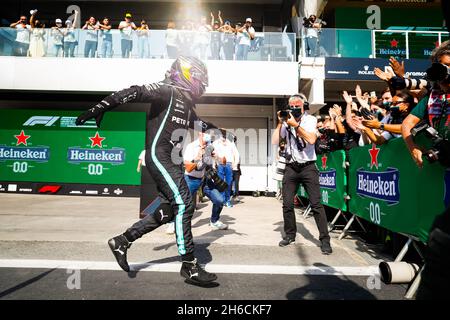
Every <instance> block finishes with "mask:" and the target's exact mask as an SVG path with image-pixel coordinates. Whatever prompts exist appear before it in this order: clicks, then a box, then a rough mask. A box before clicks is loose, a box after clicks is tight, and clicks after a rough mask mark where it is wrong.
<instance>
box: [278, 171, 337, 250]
mask: <svg viewBox="0 0 450 320" xmlns="http://www.w3.org/2000/svg"><path fill="white" fill-rule="evenodd" d="M300 183H302V184H303V186H304V187H305V190H306V192H308V195H309V201H310V203H311V211H312V213H313V214H314V220H315V221H316V224H317V228H318V229H319V240H321V241H322V240H329V239H330V236H329V234H328V223H327V216H326V214H325V209H324V207H323V205H322V204H321V203H320V185H319V170H318V169H317V167H316V165H315V163H311V164H308V165H306V166H304V167H302V168H295V169H294V166H293V165H292V164H287V165H286V170H285V172H284V176H283V219H284V232H285V235H286V237H289V238H291V239H295V235H296V233H297V223H296V221H295V211H294V197H295V194H296V193H297V190H298V187H299V184H300Z"/></svg>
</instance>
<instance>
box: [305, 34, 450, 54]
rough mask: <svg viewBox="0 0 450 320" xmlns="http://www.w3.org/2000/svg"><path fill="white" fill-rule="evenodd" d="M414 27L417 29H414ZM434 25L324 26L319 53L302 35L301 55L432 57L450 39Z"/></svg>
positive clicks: (318, 42) (317, 47)
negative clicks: (310, 48) (383, 27)
mask: <svg viewBox="0 0 450 320" xmlns="http://www.w3.org/2000/svg"><path fill="white" fill-rule="evenodd" d="M413 29H414V30H413ZM430 29H432V28H421V27H415V28H411V27H406V28H405V27H393V29H386V30H369V29H358V30H357V29H333V28H323V29H322V30H321V31H320V32H319V37H318V38H317V45H316V52H315V54H313V55H311V53H310V54H309V55H308V54H307V53H306V41H305V38H304V37H303V36H301V37H300V39H301V41H300V42H301V50H300V56H303V57H306V56H316V57H346V58H389V57H390V56H394V57H397V58H400V59H428V58H429V57H430V56H431V52H432V51H433V49H434V48H436V47H437V46H438V45H440V44H441V43H442V42H443V41H446V40H449V39H450V37H449V33H448V32H446V31H442V30H436V31H432V30H431V31H430Z"/></svg>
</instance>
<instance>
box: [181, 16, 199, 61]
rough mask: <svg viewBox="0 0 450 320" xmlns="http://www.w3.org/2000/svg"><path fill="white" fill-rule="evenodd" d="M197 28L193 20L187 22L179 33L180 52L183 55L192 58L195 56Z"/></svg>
mask: <svg viewBox="0 0 450 320" xmlns="http://www.w3.org/2000/svg"><path fill="white" fill-rule="evenodd" d="M196 30H197V28H196V27H195V25H194V22H193V21H192V20H187V21H185V23H184V24H183V25H182V27H181V31H180V32H179V36H178V39H179V44H180V45H179V51H180V54H181V55H185V56H191V55H194V54H193V51H194V50H195V46H196V44H195V40H196V39H195V38H196V37H195V33H196Z"/></svg>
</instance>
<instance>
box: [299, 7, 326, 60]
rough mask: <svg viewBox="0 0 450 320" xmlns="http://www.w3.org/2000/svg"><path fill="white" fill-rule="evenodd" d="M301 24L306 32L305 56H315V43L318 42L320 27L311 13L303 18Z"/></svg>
mask: <svg viewBox="0 0 450 320" xmlns="http://www.w3.org/2000/svg"><path fill="white" fill-rule="evenodd" d="M303 26H304V27H305V30H306V34H305V40H306V47H305V50H306V56H307V57H317V53H318V52H317V51H318V50H317V49H318V48H317V44H318V42H319V31H320V29H321V27H322V25H321V24H320V23H318V22H317V17H316V15H314V14H312V15H310V16H309V18H308V19H306V18H305V19H304V23H303Z"/></svg>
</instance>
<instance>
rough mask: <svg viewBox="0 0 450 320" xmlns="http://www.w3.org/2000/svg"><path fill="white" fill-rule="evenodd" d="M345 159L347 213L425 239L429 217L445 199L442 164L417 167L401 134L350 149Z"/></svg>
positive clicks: (436, 211)
mask: <svg viewBox="0 0 450 320" xmlns="http://www.w3.org/2000/svg"><path fill="white" fill-rule="evenodd" d="M349 157H350V170H349V177H348V188H349V195H350V197H351V198H350V201H349V211H350V212H351V213H353V214H355V215H357V216H359V217H361V218H363V219H365V220H368V221H371V222H372V223H374V224H376V225H379V226H382V227H384V228H386V229H388V230H391V231H394V232H399V233H405V234H409V235H413V236H417V237H419V238H420V239H421V240H422V241H423V242H426V241H427V238H428V232H429V229H430V227H431V225H432V223H433V221H434V219H435V217H436V216H437V215H438V214H440V213H442V212H443V211H444V209H445V204H444V202H445V201H447V202H448V196H447V194H446V191H445V190H446V181H448V180H450V179H449V178H448V176H449V175H448V172H447V173H446V170H445V168H443V167H442V166H441V165H440V164H438V163H433V164H430V163H428V161H426V160H424V167H423V168H422V169H419V168H418V167H417V166H416V165H415V163H414V161H413V160H412V158H411V156H410V154H409V152H408V150H407V147H406V145H405V143H404V141H403V139H402V138H398V139H393V140H389V142H388V143H387V144H385V145H382V146H375V145H370V146H364V147H359V148H354V149H351V150H350V155H349Z"/></svg>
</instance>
